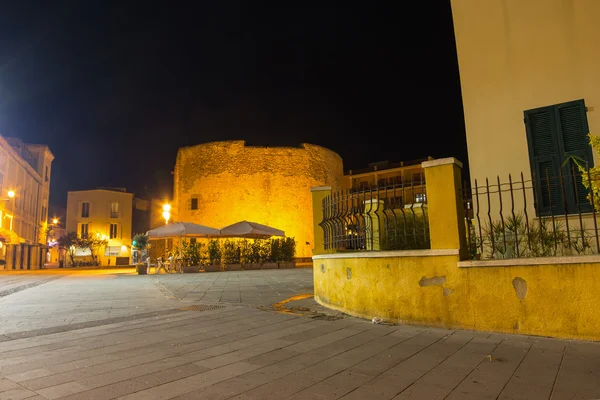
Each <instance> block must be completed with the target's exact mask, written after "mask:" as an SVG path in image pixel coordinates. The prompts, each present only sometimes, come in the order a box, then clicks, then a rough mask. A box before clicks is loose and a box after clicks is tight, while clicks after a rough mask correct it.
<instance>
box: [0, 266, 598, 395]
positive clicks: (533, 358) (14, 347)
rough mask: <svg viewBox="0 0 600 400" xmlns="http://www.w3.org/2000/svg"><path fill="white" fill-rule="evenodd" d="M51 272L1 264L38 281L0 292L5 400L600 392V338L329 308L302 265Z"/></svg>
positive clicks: (0, 385) (0, 377)
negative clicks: (376, 320)
mask: <svg viewBox="0 0 600 400" xmlns="http://www.w3.org/2000/svg"><path fill="white" fill-rule="evenodd" d="M50 275H51V274H50V273H49V272H46V271H44V273H40V274H36V273H31V274H29V275H28V274H24V273H21V274H2V273H0V288H1V287H3V286H2V285H3V283H2V282H3V281H4V280H6V282H5V283H4V285H5V286H4V287H9V285H13V286H12V287H19V286H24V285H29V284H30V283H32V282H41V281H43V282H44V283H42V284H39V285H32V286H29V287H26V288H24V289H23V290H19V291H15V292H13V293H10V294H7V295H6V296H3V297H0V321H3V322H6V326H4V325H3V326H1V327H0V333H2V334H4V336H5V340H4V341H2V342H0V399H70V400H75V399H82V400H88V399H102V400H105V399H106V400H108V399H173V398H177V399H246V400H250V399H339V398H342V399H346V400H348V399H361V400H362V399H552V400H555V399H595V398H599V399H600V343H592V342H582V341H565V340H555V339H550V338H540V337H528V336H522V335H507V334H497V333H485V332H471V331H460V330H447V329H434V328H426V327H416V326H407V325H388V324H380V325H376V324H371V323H370V322H369V321H365V320H360V319H356V318H352V317H348V316H344V315H341V314H340V313H333V312H332V313H327V310H325V309H323V308H322V307H320V306H318V305H316V304H315V303H314V300H312V299H311V298H310V297H305V298H303V299H296V300H294V299H293V296H297V295H306V294H310V293H311V292H312V271H311V270H310V269H300V270H282V271H279V270H271V271H246V272H244V271H242V272H224V273H210V274H180V275H160V276H137V275H132V274H127V273H125V272H121V273H112V272H107V273H102V271H99V270H95V271H92V272H90V273H89V274H86V273H84V272H83V271H79V272H78V273H77V274H67V273H65V272H64V271H60V276H58V278H60V279H50V280H49V279H48V277H49V276H50ZM15 279H16V280H17V281H15ZM9 280H10V282H9ZM300 297H302V296H300ZM207 300H210V301H207ZM288 300H289V302H288ZM276 303H278V304H284V306H283V307H282V306H281V305H278V304H276ZM202 304H206V305H207V306H209V305H210V306H214V305H219V307H220V308H215V307H196V308H194V307H189V306H190V305H202ZM193 310H196V311H193ZM323 316H324V317H326V318H321V317H323Z"/></svg>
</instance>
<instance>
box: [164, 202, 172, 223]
mask: <svg viewBox="0 0 600 400" xmlns="http://www.w3.org/2000/svg"><path fill="white" fill-rule="evenodd" d="M162 216H163V218H164V219H165V225H166V224H168V223H169V219H171V205H170V204H168V203H167V204H165V205H163V213H162Z"/></svg>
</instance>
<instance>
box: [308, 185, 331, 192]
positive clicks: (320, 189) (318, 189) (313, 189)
mask: <svg viewBox="0 0 600 400" xmlns="http://www.w3.org/2000/svg"><path fill="white" fill-rule="evenodd" d="M325 190H331V186H313V187H311V188H310V191H311V192H323V191H325Z"/></svg>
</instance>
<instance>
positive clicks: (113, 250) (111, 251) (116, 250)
mask: <svg viewBox="0 0 600 400" xmlns="http://www.w3.org/2000/svg"><path fill="white" fill-rule="evenodd" d="M119 254H121V246H106V247H105V248H104V255H105V256H107V257H111V256H112V257H116V256H118V255H119Z"/></svg>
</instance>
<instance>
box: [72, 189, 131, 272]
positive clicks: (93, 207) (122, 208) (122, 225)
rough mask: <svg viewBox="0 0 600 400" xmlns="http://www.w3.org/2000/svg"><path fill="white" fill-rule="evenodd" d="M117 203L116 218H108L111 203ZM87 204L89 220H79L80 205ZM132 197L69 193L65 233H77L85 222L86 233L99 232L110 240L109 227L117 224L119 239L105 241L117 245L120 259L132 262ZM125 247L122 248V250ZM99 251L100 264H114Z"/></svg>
mask: <svg viewBox="0 0 600 400" xmlns="http://www.w3.org/2000/svg"><path fill="white" fill-rule="evenodd" d="M113 201H116V202H119V217H118V218H110V203H111V202H113ZM82 202H89V203H90V214H89V218H82V217H81V203H82ZM132 204H133V194H132V193H126V192H119V191H112V190H82V191H73V192H69V193H68V196H67V224H66V228H67V232H77V235H79V233H80V232H79V230H78V229H79V224H82V223H88V224H89V227H88V233H94V234H96V233H98V234H100V235H104V236H106V237H107V238H108V237H110V224H115V223H116V224H119V228H118V236H117V238H115V239H109V240H108V246H119V247H121V252H120V254H119V257H129V258H130V259H131V219H132ZM123 246H125V247H123ZM104 250H105V249H100V252H99V254H100V262H101V264H102V265H108V264H109V262H110V264H111V265H114V264H115V256H111V257H108V256H105V255H104V253H105V251H104Z"/></svg>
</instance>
